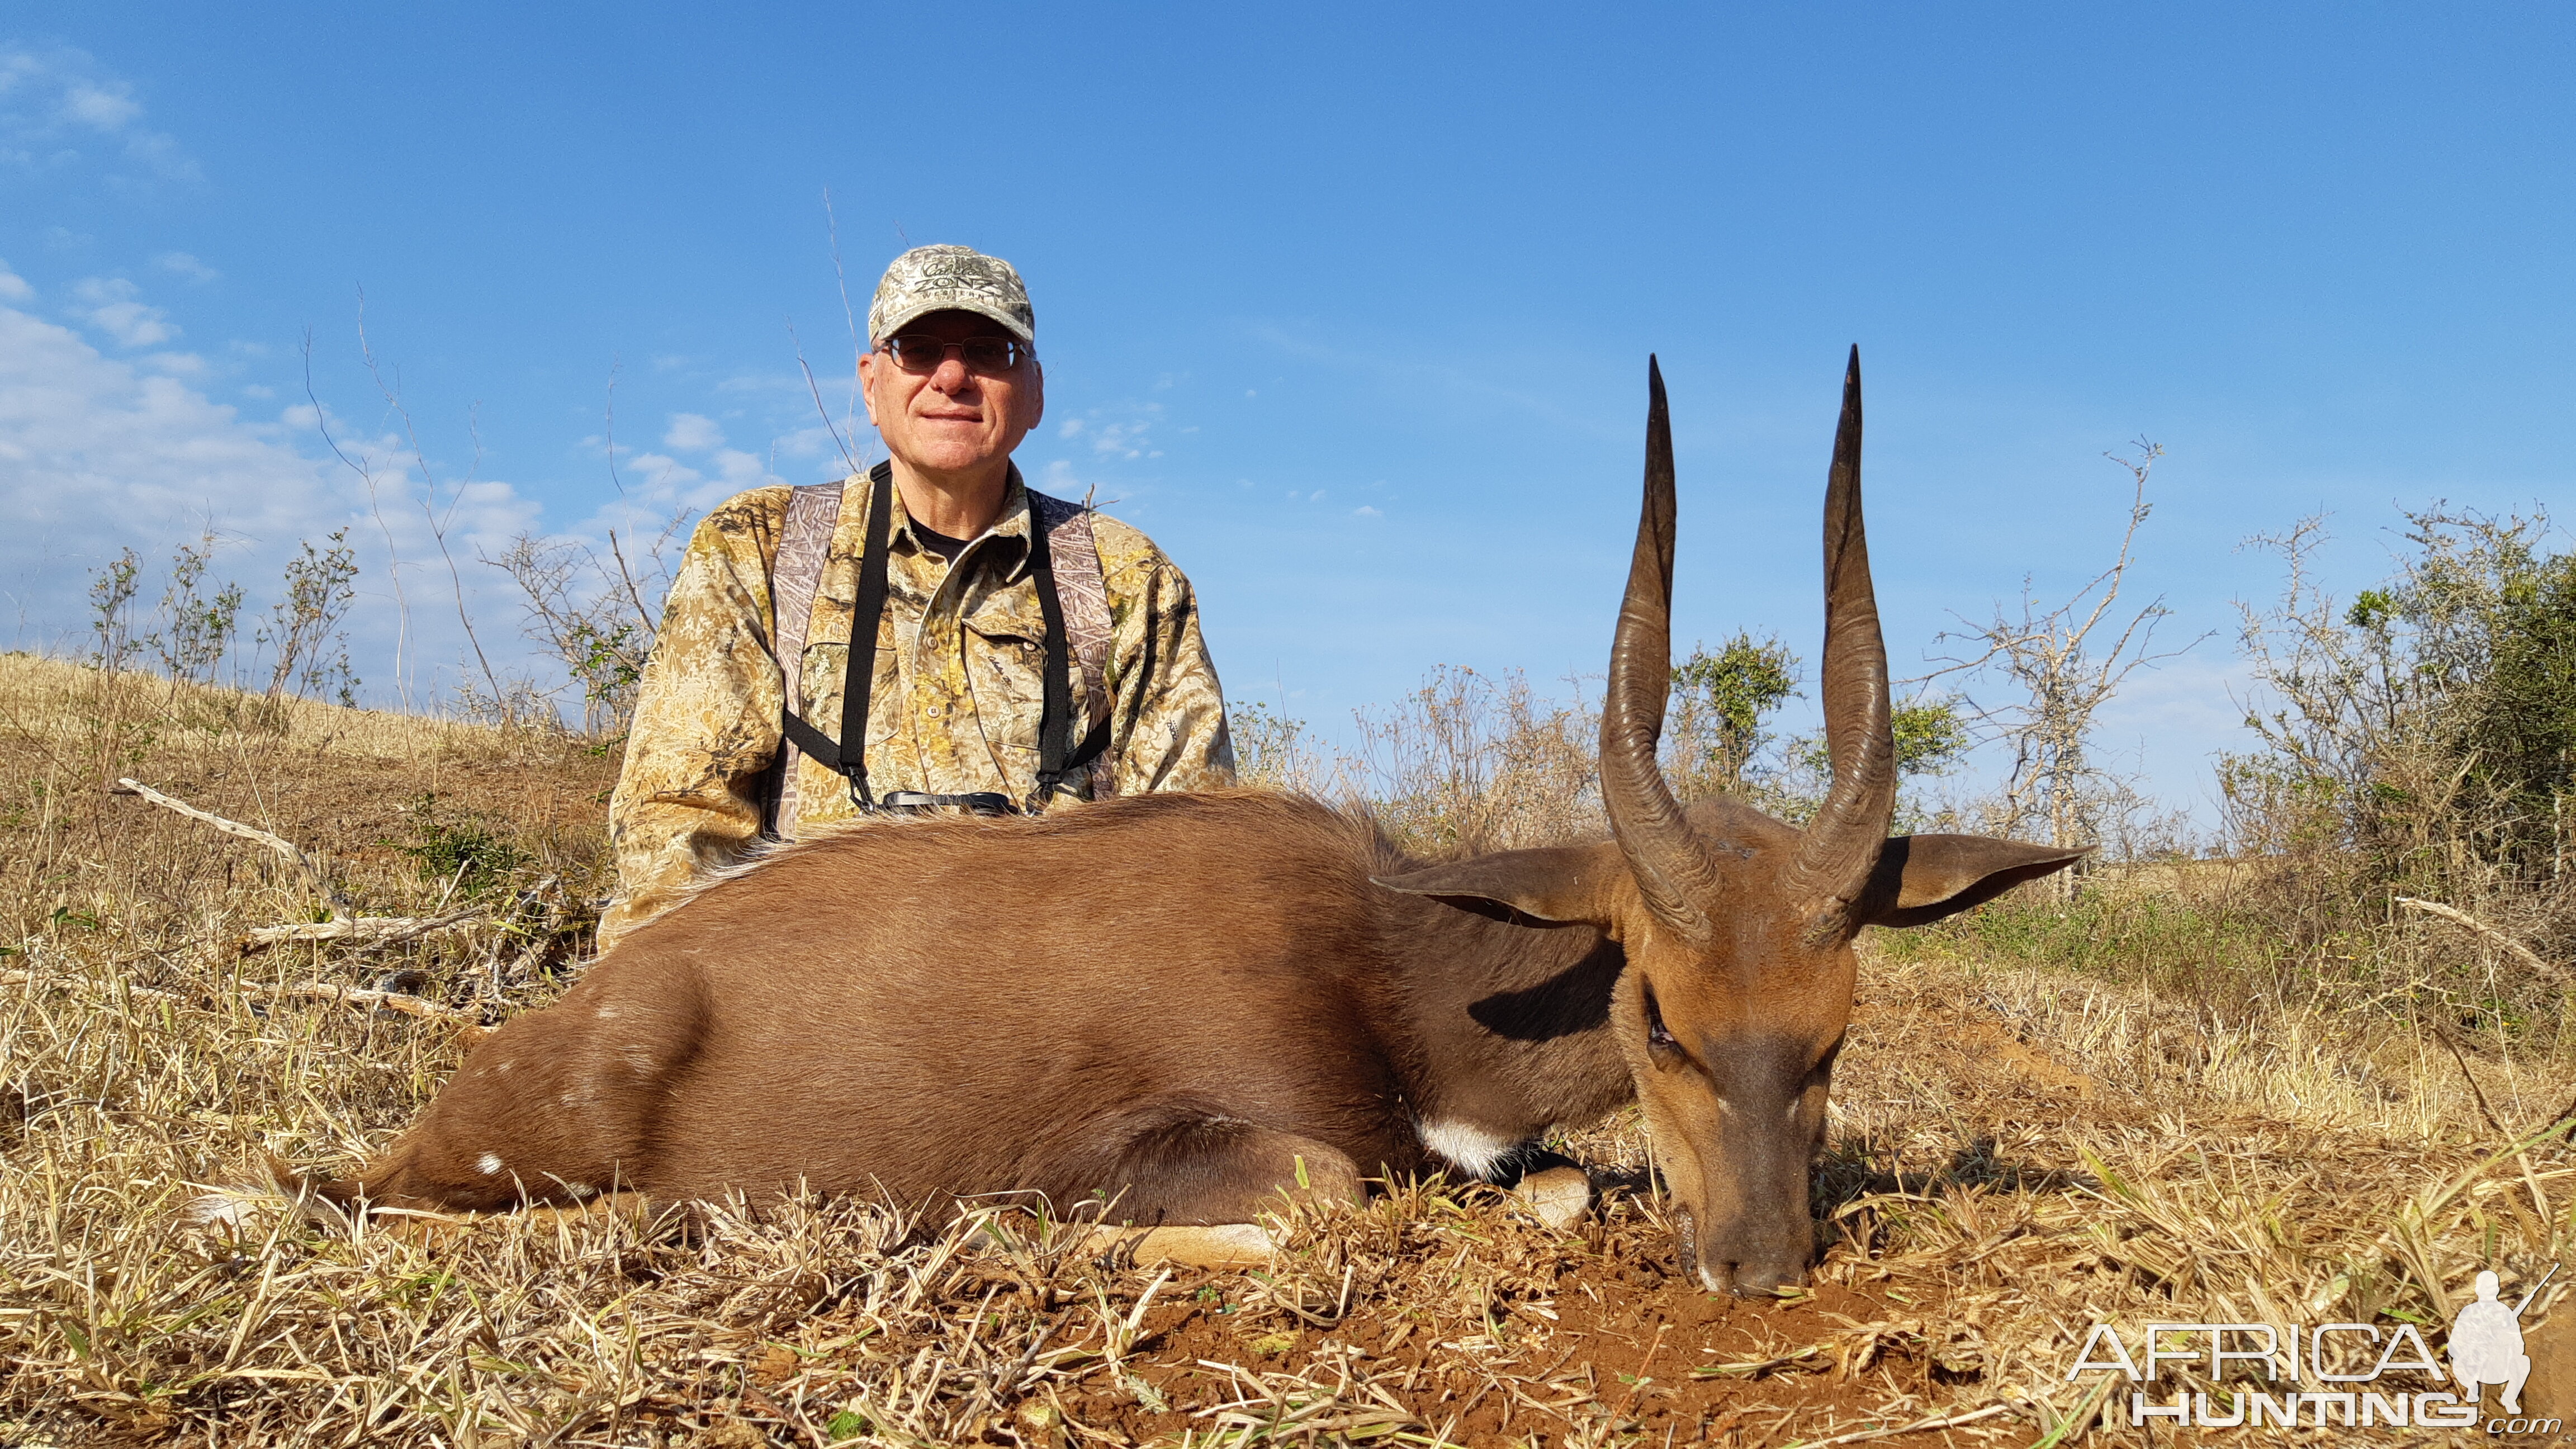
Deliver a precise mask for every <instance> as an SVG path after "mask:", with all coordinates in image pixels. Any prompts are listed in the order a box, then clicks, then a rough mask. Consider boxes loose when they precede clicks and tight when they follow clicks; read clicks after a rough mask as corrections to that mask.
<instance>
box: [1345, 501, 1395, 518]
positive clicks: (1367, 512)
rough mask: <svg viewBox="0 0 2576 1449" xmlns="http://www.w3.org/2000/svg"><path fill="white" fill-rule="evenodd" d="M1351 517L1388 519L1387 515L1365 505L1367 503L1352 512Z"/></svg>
mask: <svg viewBox="0 0 2576 1449" xmlns="http://www.w3.org/2000/svg"><path fill="white" fill-rule="evenodd" d="M1351 516H1352V517H1353V518H1384V517H1386V515H1385V514H1383V513H1380V512H1378V511H1377V510H1376V509H1374V508H1371V507H1369V506H1368V505H1367V504H1365V503H1363V504H1361V505H1360V506H1359V507H1357V508H1354V509H1352V510H1351Z"/></svg>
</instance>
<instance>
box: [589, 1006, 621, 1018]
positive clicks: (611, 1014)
mask: <svg viewBox="0 0 2576 1449" xmlns="http://www.w3.org/2000/svg"><path fill="white" fill-rule="evenodd" d="M591 1015H593V1016H595V1017H598V1018H599V1019H600V1020H602V1021H614V1020H616V1019H617V1008H616V1007H614V1006H603V1007H601V1008H600V1009H599V1010H597V1011H594V1012H592V1013H591Z"/></svg>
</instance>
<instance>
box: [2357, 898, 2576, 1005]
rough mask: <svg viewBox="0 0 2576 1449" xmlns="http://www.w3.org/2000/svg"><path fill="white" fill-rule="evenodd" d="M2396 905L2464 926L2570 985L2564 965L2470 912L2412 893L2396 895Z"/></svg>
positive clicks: (2559, 981) (2563, 983)
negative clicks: (2415, 895)
mask: <svg viewBox="0 0 2576 1449" xmlns="http://www.w3.org/2000/svg"><path fill="white" fill-rule="evenodd" d="M2397 904H2399V905H2401V906H2404V907H2406V908H2407V909H2408V910H2412V911H2422V912H2423V913H2424V914H2426V915H2428V916H2433V917H2436V918H2438V919H2441V920H2445V921H2448V922H2450V923H2451V924H2452V925H2454V926H2459V927H2463V928H2465V929H2467V930H2469V931H2472V932H2474V933H2476V934H2477V935H2480V936H2483V937H2485V938H2486V939H2487V940H2489V941H2492V942H2494V943H2495V944H2496V945H2498V946H2502V947H2503V948H2504V949H2505V950H2506V952H2508V953H2509V954H2511V955H2512V956H2513V958H2514V959H2515V960H2517V961H2520V962H2521V963H2522V964H2524V965H2525V966H2528V967H2530V968H2531V969H2532V970H2534V971H2537V972H2539V973H2540V974H2541V975H2543V976H2546V977H2548V978H2549V979H2550V980H2552V981H2555V982H2557V983H2559V984H2560V985H2562V986H2564V985H2568V984H2570V983H2569V982H2568V979H2567V968H2565V967H2563V966H2560V965H2559V964H2558V963H2556V962H2554V961H2550V960H2548V959H2546V958H2544V957H2543V956H2542V955H2541V954H2540V953H2539V952H2537V951H2534V950H2532V949H2531V948H2530V947H2529V946H2526V945H2524V944H2522V943H2521V942H2520V941H2517V940H2515V939H2514V938H2513V937H2511V936H2508V935H2506V934H2505V933H2504V932H2502V931H2500V930H2497V929H2496V928H2495V927H2493V926H2490V925H2488V924H2487V923H2486V922H2484V921H2481V920H2479V919H2478V918H2477V917H2475V916H2473V915H2470V914H2469V913H2468V912H2466V911H2464V910H2461V909H2460V908H2459V907H2457V906H2446V905H2444V904H2442V903H2441V902H2440V901H2427V900H2419V899H2417V898H2416V897H2414V896H2399V897H2398V898H2397Z"/></svg>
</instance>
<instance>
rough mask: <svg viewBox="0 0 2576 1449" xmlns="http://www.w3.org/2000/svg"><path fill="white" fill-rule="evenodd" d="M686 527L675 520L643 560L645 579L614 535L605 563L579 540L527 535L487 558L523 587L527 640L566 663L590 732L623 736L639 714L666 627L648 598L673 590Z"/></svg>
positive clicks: (609, 541) (664, 530)
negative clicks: (675, 550) (658, 637)
mask: <svg viewBox="0 0 2576 1449" xmlns="http://www.w3.org/2000/svg"><path fill="white" fill-rule="evenodd" d="M681 521H682V520H681V519H680V518H679V517H674V518H673V519H672V520H671V522H670V523H669V524H668V525H667V526H665V527H664V528H663V530H662V534H661V537H659V538H657V539H656V540H654V542H653V545H652V548H651V549H650V550H649V551H648V552H647V553H646V554H645V555H644V557H645V562H646V566H647V569H648V573H647V577H646V578H645V579H644V580H642V581H639V580H638V579H637V578H636V576H635V572H634V570H633V569H632V568H630V567H629V566H628V564H627V560H626V551H625V547H624V545H622V544H621V543H620V542H619V541H618V538H617V533H616V531H615V530H614V529H612V530H610V531H609V534H608V557H607V558H606V559H602V558H601V557H600V556H599V553H598V551H597V550H595V549H593V548H591V547H590V546H589V545H588V544H585V543H581V542H578V541H576V540H570V539H541V538H539V537H537V536H536V535H534V534H527V533H523V534H520V535H519V536H518V537H517V538H514V539H512V540H511V541H510V547H509V548H508V549H506V550H504V551H503V553H502V555H501V556H500V557H499V558H488V557H486V558H484V559H483V560H482V561H483V562H484V563H485V564H487V565H489V566H491V567H493V568H496V569H499V570H500V571H501V572H503V573H504V574H507V575H509V578H510V582H512V583H513V584H516V585H517V586H518V589H519V595H520V602H521V605H522V607H523V608H524V610H525V615H526V625H525V632H526V634H527V637H528V638H529V639H530V640H532V641H534V642H535V643H537V644H540V645H542V646H544V648H545V649H546V650H547V652H548V653H549V654H551V655H552V656H553V657H554V658H555V659H556V660H557V661H558V662H560V663H561V664H562V665H563V668H564V671H565V674H566V675H567V676H568V683H569V685H570V686H572V687H576V688H578V689H579V690H580V691H581V710H582V716H581V718H582V730H583V732H584V733H586V734H591V735H595V736H605V735H619V734H623V733H624V732H625V730H626V721H627V719H628V717H629V716H631V715H632V714H633V713H634V712H635V692H636V689H637V688H638V687H639V686H640V685H641V684H642V682H643V679H644V661H645V659H646V658H647V657H648V656H650V655H651V653H652V652H653V636H654V633H655V631H656V630H657V629H659V628H660V625H661V620H660V613H659V610H657V609H656V608H655V607H653V606H652V605H651V604H648V603H646V599H647V597H648V596H649V597H650V598H652V599H654V600H656V601H658V600H659V599H661V597H662V596H663V595H664V594H665V593H667V592H668V591H669V588H670V568H671V564H670V554H669V549H670V545H671V542H672V540H673V539H675V538H676V537H677V536H678V533H679V526H680V523H681Z"/></svg>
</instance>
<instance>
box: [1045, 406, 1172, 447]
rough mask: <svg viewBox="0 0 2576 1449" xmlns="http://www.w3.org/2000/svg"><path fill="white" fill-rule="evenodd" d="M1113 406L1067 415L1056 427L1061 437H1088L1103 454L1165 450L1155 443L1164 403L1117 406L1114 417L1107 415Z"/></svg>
mask: <svg viewBox="0 0 2576 1449" xmlns="http://www.w3.org/2000/svg"><path fill="white" fill-rule="evenodd" d="M1111 411H1112V410H1111V409H1107V408H1094V409H1092V410H1091V411H1090V412H1089V413H1087V414H1085V415H1083V416H1081V417H1078V418H1067V419H1065V420H1064V422H1063V423H1062V424H1060V425H1059V426H1058V427H1057V428H1056V436H1057V437H1060V438H1089V439H1090V440H1091V451H1092V452H1094V453H1096V454H1098V455H1099V456H1101V457H1103V458H1118V459H1129V458H1159V457H1161V456H1163V450H1162V449H1160V448H1157V447H1155V446H1154V439H1153V430H1154V427H1155V425H1156V424H1158V423H1160V422H1161V421H1162V420H1163V405H1162V404H1161V403H1145V404H1143V405H1141V406H1131V407H1126V408H1120V409H1116V410H1115V411H1116V412H1117V413H1118V414H1120V416H1119V417H1117V418H1116V419H1115V420H1112V419H1110V418H1108V417H1106V416H1105V414H1108V413H1110V412H1111Z"/></svg>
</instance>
